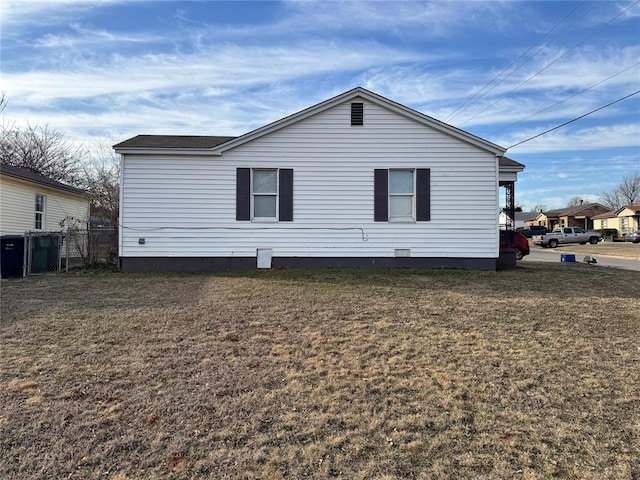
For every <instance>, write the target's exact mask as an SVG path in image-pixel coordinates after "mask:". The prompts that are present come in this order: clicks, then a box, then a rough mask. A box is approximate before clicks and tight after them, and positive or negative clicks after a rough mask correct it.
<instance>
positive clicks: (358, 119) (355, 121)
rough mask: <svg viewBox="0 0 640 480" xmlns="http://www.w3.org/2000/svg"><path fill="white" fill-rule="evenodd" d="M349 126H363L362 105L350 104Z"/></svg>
mask: <svg viewBox="0 0 640 480" xmlns="http://www.w3.org/2000/svg"><path fill="white" fill-rule="evenodd" d="M351 125H352V126H353V125H364V104H363V103H352V104H351Z"/></svg>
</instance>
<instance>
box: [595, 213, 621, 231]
mask: <svg viewBox="0 0 640 480" xmlns="http://www.w3.org/2000/svg"><path fill="white" fill-rule="evenodd" d="M619 211H620V209H618V210H611V211H608V212H604V213H601V214H600V215H596V216H595V217H593V228H594V229H596V230H601V229H604V228H615V229H616V230H618V234H620V219H619V218H618V212H619Z"/></svg>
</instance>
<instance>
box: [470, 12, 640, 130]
mask: <svg viewBox="0 0 640 480" xmlns="http://www.w3.org/2000/svg"><path fill="white" fill-rule="evenodd" d="M638 3H640V0H636V1H635V2H633V3H632V4H631V5H629V6H628V7H627V8H625V9H624V10H622V11H621V12H620V13H618V15H616V16H615V17H613V18H612V19H611V20H609V21H608V22H607V23H605V24H604V25H602V26H601V27H600V28H598V29H596V30H594V31H593V32H591V34H589V35H587V36H586V37H585V38H584V39H582V40H581V41H580V42H578V43H577V44H576V45H574V46H573V47H572V48H571V49H569V50H567V51H566V52H565V53H563V54H562V55H560V56H559V57H556V58H555V59H554V60H553V61H552V62H551V63H548V64H547V65H546V66H545V67H543V68H541V69H540V70H538V71H537V72H536V73H534V74H533V75H531V76H530V77H529V78H527V79H526V80H525V81H524V82H522V83H520V84H519V85H518V86H517V87H516V88H514V89H513V90H511V91H510V92H508V93H505V94H504V95H502V96H501V97H499V98H498V99H497V100H495V101H493V102H492V103H490V104H489V105H487V106H486V107H485V108H483V109H482V110H480V111H479V112H477V113H476V114H475V115H473V116H471V117H469V118H467V119H466V120H465V121H464V122H462V123H461V124H460V125H459V127H462V126H464V125H465V124H467V123H468V122H469V121H470V120H473V119H474V118H476V117H477V116H478V115H480V114H481V113H483V112H485V111H487V110H488V109H489V108H491V107H493V106H494V105H495V104H496V103H498V102H499V101H500V100H502V99H503V98H505V97H507V96H508V95H511V94H512V93H513V92H515V91H516V90H518V89H519V88H520V87H522V86H523V85H525V84H526V83H529V81H530V80H532V79H533V78H535V77H537V76H538V75H539V74H541V73H542V72H544V71H545V70H547V69H548V68H549V67H551V66H552V65H554V64H556V63H557V62H559V61H560V60H561V59H563V58H564V57H566V56H567V55H569V54H570V53H571V52H573V51H574V50H575V49H576V48H578V47H579V46H580V45H582V44H583V43H584V42H586V41H587V40H589V39H590V38H591V37H593V36H594V35H596V34H597V33H599V32H600V31H601V30H603V29H604V28H606V27H608V26H609V25H611V24H612V23H613V22H614V21H615V20H616V19H617V18H618V17H620V16H621V15H623V14H624V13H626V12H627V10H629V9H630V8H632V7H634V6H635V5H637V4H638Z"/></svg>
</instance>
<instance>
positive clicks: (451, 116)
mask: <svg viewBox="0 0 640 480" xmlns="http://www.w3.org/2000/svg"><path fill="white" fill-rule="evenodd" d="M585 2H586V0H585V1H584V2H582V3H581V4H580V5H578V6H577V7H576V8H574V9H573V10H571V12H569V13H568V14H567V15H566V16H565V17H564V18H563V19H562V20H560V21H559V22H558V23H556V24H555V25H554V26H553V28H552V29H551V30H549V31H548V32H547V33H546V34H545V36H544V37H542V38H541V39H540V41H538V42H535V43H534V44H532V45H531V46H530V47H529V48H528V49H527V50H526V51H525V52H523V53H522V54H520V56H518V58H516V59H515V60H514V61H513V62H511V63H510V64H509V65H508V66H507V67H505V68H503V69H502V71H501V72H500V73H498V75H496V76H495V77H493V79H492V80H491V81H490V82H489V83H487V84H486V85H485V86H484V87H482V89H480V90H479V91H477V92H476V93H475V94H473V95H472V96H471V97H469V98H468V99H467V100H466V101H465V102H464V103H463V104H462V105H460V106H459V107H458V108H456V109H455V110H454V111H453V112H451V113H450V114H449V115H448V116H447V117H446V118H445V119H444V121H445V122H448V121H450V120H453V119H454V118H455V117H456V116H457V115H458V113H457V112H460V113H461V112H463V111H464V110H466V108H464V107H465V106H466V105H467V104H469V103H470V102H471V104H473V103H475V102H473V100H474V99H475V98H476V97H477V96H478V95H480V94H481V93H483V92H484V91H485V90H486V89H487V88H489V87H490V86H491V85H493V84H494V83H496V81H497V80H498V79H499V78H500V76H501V75H502V74H503V73H505V72H506V71H507V70H509V69H510V68H511V67H512V66H514V65H515V64H516V63H518V61H519V60H520V59H521V58H522V57H524V56H525V55H526V54H527V53H529V52H530V51H531V50H533V48H534V47H535V46H536V45H538V44H539V43H542V42H543V41H544V39H545V38H547V37H548V36H549V35H550V34H551V32H553V31H554V30H555V29H556V28H558V27H559V26H560V25H562V24H563V23H564V21H565V20H566V19H567V18H569V17H570V16H571V15H573V12H575V11H576V10H578V9H579V8H580V7H581V6H582V5H583V4H584V3H585ZM596 5H597V3H594V4H593V7H591V8H590V9H589V10H587V12H585V14H584V15H582V16H581V17H580V18H578V19H577V20H576V21H574V22H573V23H572V24H571V25H569V26H568V27H567V28H565V29H564V30H563V31H562V32H561V33H560V34H558V35H557V36H555V37H554V38H553V39H551V40H550V41H549V42H547V43H546V44H545V45H542V46H541V47H540V49H539V50H538V51H537V52H536V53H534V54H533V55H532V56H531V58H533V57H535V56H536V55H537V54H538V53H540V52H541V51H542V50H543V49H544V48H545V47H546V46H547V45H548V44H549V43H551V42H553V40H555V39H556V38H558V37H559V36H560V35H562V34H563V33H564V32H566V31H567V30H568V29H569V28H571V27H572V26H573V25H575V24H576V22H578V21H579V20H580V19H582V18H583V17H584V16H585V15H586V14H587V13H589V12H590V11H591V10H593V9H594V8H595V7H596ZM531 58H530V59H529V60H531ZM527 63H528V62H524V63H522V64H521V65H520V66H519V67H518V68H516V69H514V70H513V71H512V72H511V73H509V75H507V76H506V77H504V78H501V79H500V81H498V82H497V83H496V84H495V85H494V86H493V87H491V89H489V90H488V91H487V92H485V93H484V94H482V95H481V96H480V98H478V100H480V99H481V98H483V97H484V96H485V95H487V94H488V93H489V92H490V91H491V90H493V89H494V88H495V87H497V86H498V85H499V84H500V83H502V82H503V81H504V80H506V79H507V78H509V77H510V76H511V75H513V74H514V73H515V72H517V71H518V70H519V69H520V68H522V67H523V66H524V65H526V64H527Z"/></svg>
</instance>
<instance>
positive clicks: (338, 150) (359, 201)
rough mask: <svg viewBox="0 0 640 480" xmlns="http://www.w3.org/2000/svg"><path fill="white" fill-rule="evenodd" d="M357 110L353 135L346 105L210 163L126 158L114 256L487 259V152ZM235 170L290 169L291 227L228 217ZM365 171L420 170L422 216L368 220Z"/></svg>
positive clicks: (373, 109)
mask: <svg viewBox="0 0 640 480" xmlns="http://www.w3.org/2000/svg"><path fill="white" fill-rule="evenodd" d="M364 111H365V116H366V122H365V125H364V126H359V127H358V128H352V127H351V126H350V116H351V102H350V101H347V102H345V103H343V104H340V105H338V106H335V107H333V108H331V109H328V110H326V111H324V112H321V113H318V114H316V115H313V116H311V117H308V118H306V119H304V120H301V121H299V122H297V123H294V124H292V125H290V126H288V127H285V128H282V129H280V130H277V131H275V132H272V133H270V134H268V135H265V136H263V137H261V138H258V139H256V140H253V141H251V142H248V143H245V144H243V145H240V146H238V147H236V148H234V149H232V150H229V151H226V152H224V153H223V154H222V155H221V156H213V155H212V156H210V157H203V156H186V155H185V156H178V155H162V156H160V155H155V156H150V155H126V157H125V160H124V162H123V164H124V167H123V173H122V174H123V178H124V181H123V190H122V214H121V222H122V224H123V226H124V228H123V229H122V235H123V236H122V242H121V249H122V250H121V254H122V255H123V256H132V257H136V256H140V257H145V256H146V257H155V256H168V257H180V256H185V257H195V256H218V257H230V256H243V257H247V256H249V257H255V256H256V249H257V248H270V249H272V251H273V256H274V257H279V256H280V257H282V256H285V257H286V256H289V257H291V256H298V257H305V256H306V257H337V256H345V257H377V256H380V257H393V256H394V255H395V249H396V248H402V249H407V248H409V249H411V256H412V257H468V258H473V257H478V258H496V257H497V256H498V237H497V235H498V215H497V212H498V161H497V158H496V156H495V155H494V154H492V153H489V152H487V151H484V150H482V149H480V148H479V147H476V146H473V145H470V144H468V143H465V142H462V141H461V140H459V139H456V138H453V137H451V136H448V135H446V134H443V133H441V132H438V131H436V130H433V129H431V128H428V127H426V126H425V125H423V124H420V123H418V122H417V121H414V120H412V119H410V118H407V117H404V116H401V115H399V114H398V113H396V112H393V111H391V110H388V109H386V108H383V107H381V106H379V105H377V104H372V103H370V102H367V101H364ZM246 166H250V167H252V168H254V169H256V168H258V169H259V168H263V169H269V168H291V169H293V171H294V188H293V192H294V193H293V195H294V200H293V209H294V212H295V213H294V221H293V222H290V223H287V224H284V223H273V224H258V223H242V222H238V221H236V220H235V206H236V203H235V202H236V198H235V194H236V168H237V167H246ZM376 168H378V169H380V168H383V169H389V168H400V169H409V170H414V171H415V169H418V168H429V169H430V172H431V220H430V221H429V222H417V223H409V222H406V223H402V222H400V223H398V222H374V215H373V205H374V203H373V202H374V188H373V179H374V169H376ZM414 192H415V190H414ZM461 229H463V230H464V232H465V234H464V235H459V234H457V233H456V232H459V231H461ZM138 238H145V245H139V244H138Z"/></svg>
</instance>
